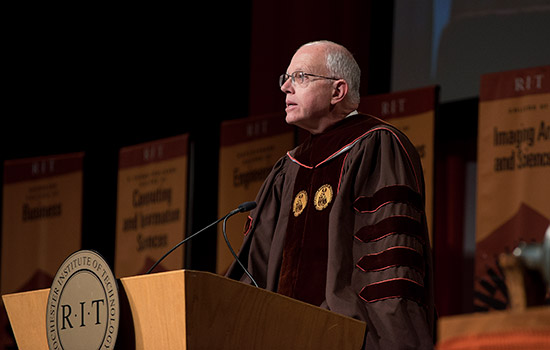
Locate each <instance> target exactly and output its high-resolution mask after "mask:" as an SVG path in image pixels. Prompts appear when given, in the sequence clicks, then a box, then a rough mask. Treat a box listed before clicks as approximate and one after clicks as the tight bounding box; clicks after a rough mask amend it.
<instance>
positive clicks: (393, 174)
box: [326, 126, 434, 349]
mask: <svg viewBox="0 0 550 350" xmlns="http://www.w3.org/2000/svg"><path fill="white" fill-rule="evenodd" d="M341 178H342V181H341V184H340V193H339V194H338V200H339V201H341V203H335V209H336V210H335V209H333V212H332V213H331V216H332V219H333V220H332V221H331V223H332V222H338V225H334V226H331V228H330V229H329V237H330V238H329V239H330V240H331V244H332V245H334V246H336V245H338V246H339V249H335V250H331V253H332V254H333V255H332V256H330V258H329V261H331V265H330V266H329V269H328V274H327V279H328V283H327V288H330V289H332V290H327V300H326V303H327V307H328V308H329V309H331V310H333V311H336V310H339V309H341V308H352V307H355V313H356V315H354V317H358V318H361V319H363V320H365V322H366V323H367V328H368V332H367V334H366V338H365V348H369V349H370V348H375V349H377V348H383V349H386V348H388V349H400V348H403V347H405V348H406V347H410V348H415V349H419V348H432V347H433V322H434V320H433V317H432V315H433V308H432V305H433V295H432V282H431V279H432V272H431V269H432V263H431V251H430V242H429V238H428V233H427V225H426V216H425V212H424V201H425V199H424V180H423V175H422V168H421V164H420V159H419V157H418V154H417V153H416V151H415V149H414V147H413V146H412V144H411V143H410V141H409V140H408V139H407V138H406V137H405V136H404V135H403V134H402V133H400V132H399V131H397V130H396V129H394V128H392V127H390V126H382V127H378V128H376V130H375V131H373V132H371V133H369V134H367V135H366V136H365V138H364V139H363V140H362V141H361V142H360V143H358V144H357V145H356V146H355V147H353V148H352V149H351V150H350V152H349V154H348V156H347V159H346V162H345V164H344V167H343V170H342V176H341ZM345 201H348V204H347V205H348V206H351V207H352V210H351V211H350V210H346V208H345V206H346V203H345ZM348 208H349V207H348ZM346 211H349V212H350V213H347V212H346ZM342 266H348V267H347V268H343V267H342ZM332 267H334V269H333V268H332ZM331 295H334V296H335V297H332V296H331ZM354 298H356V300H355V301H354ZM348 313H349V310H348Z"/></svg>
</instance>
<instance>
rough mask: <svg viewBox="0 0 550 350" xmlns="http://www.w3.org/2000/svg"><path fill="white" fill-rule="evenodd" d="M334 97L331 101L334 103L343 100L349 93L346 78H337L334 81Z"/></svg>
mask: <svg viewBox="0 0 550 350" xmlns="http://www.w3.org/2000/svg"><path fill="white" fill-rule="evenodd" d="M332 84H333V85H332V87H333V90H332V99H331V102H332V104H333V105H335V104H337V103H339V102H342V100H344V98H345V97H346V96H347V94H348V89H349V87H348V83H347V82H346V81H345V80H344V79H339V80H336V81H334V82H333V83H332Z"/></svg>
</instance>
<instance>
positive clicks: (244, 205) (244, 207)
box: [145, 202, 258, 287]
mask: <svg viewBox="0 0 550 350" xmlns="http://www.w3.org/2000/svg"><path fill="white" fill-rule="evenodd" d="M254 208H256V202H244V203H241V204H240V205H239V206H238V207H237V208H236V209H233V210H232V211H230V212H229V213H228V214H226V215H225V216H222V217H221V218H219V219H218V220H216V221H214V222H213V223H211V224H210V225H208V226H206V227H204V228H202V229H201V230H199V231H197V232H195V233H193V234H192V235H191V236H189V237H186V238H185V239H184V240H182V241H181V242H179V243H178V244H176V245H175V246H174V247H173V248H172V249H170V250H169V251H168V252H166V253H165V254H164V255H163V256H162V257H161V258H160V259H158V260H157V262H155V263H154V264H153V266H151V268H150V269H149V270H147V272H145V274H146V275H148V274H150V273H151V272H152V271H153V270H154V269H155V267H157V265H158V264H160V262H161V261H162V260H164V259H165V258H166V257H167V256H168V255H170V253H172V252H173V251H174V250H176V249H177V248H178V247H179V246H181V245H182V244H184V243H185V242H187V241H188V240H190V239H191V238H193V237H195V236H196V235H198V234H199V233H201V232H203V231H205V230H207V229H209V228H210V227H212V226H214V225H216V224H218V223H219V222H220V221H222V220H223V231H224V232H223V234H224V238H225V241H226V243H227V244H228V246H229V249H230V250H231V252H232V253H233V256H234V257H236V254H235V253H234V252H233V248H231V245H230V244H229V241H228V240H227V237H226V235H225V223H226V221H227V219H228V218H229V217H231V216H233V215H235V214H237V213H242V212H245V211H250V210H252V209H254ZM237 261H238V262H239V264H240V265H241V267H243V269H244V270H245V272H246V273H247V275H248V276H249V277H250V278H251V279H252V276H250V274H249V273H248V271H246V269H245V268H244V266H243V265H242V264H241V262H240V261H239V260H238V259H237ZM253 281H254V280H253ZM254 284H256V281H254ZM257 286H258V285H257V284H256V287H257Z"/></svg>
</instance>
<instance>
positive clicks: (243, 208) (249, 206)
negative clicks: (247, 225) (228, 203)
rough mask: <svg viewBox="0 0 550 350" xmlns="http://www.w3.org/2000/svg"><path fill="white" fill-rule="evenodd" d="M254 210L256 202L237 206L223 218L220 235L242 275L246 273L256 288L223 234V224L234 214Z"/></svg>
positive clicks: (256, 284) (252, 279)
mask: <svg viewBox="0 0 550 350" xmlns="http://www.w3.org/2000/svg"><path fill="white" fill-rule="evenodd" d="M254 208H256V202H244V203H242V204H241V205H239V207H238V208H237V209H235V210H233V211H232V212H230V213H229V214H227V215H226V216H225V219H224V220H223V226H222V233H223V238H224V239H225V243H226V244H227V247H228V248H229V250H230V251H231V254H232V255H233V257H234V258H235V261H236V262H237V263H238V264H239V265H240V266H241V268H242V269H243V271H244V273H246V275H247V276H248V278H250V281H252V283H254V285H255V286H256V287H258V283H256V280H254V278H253V277H252V275H251V274H250V272H248V270H247V269H246V267H244V265H243V264H242V263H241V261H240V260H239V257H238V256H237V254H235V251H234V250H233V248H232V247H231V243H229V239H228V238H227V234H226V233H225V224H226V223H227V219H229V218H230V217H231V216H233V215H235V214H236V213H239V212H244V211H250V210H252V209H254Z"/></svg>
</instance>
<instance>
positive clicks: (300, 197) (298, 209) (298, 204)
mask: <svg viewBox="0 0 550 350" xmlns="http://www.w3.org/2000/svg"><path fill="white" fill-rule="evenodd" d="M306 205H307V192H306V191H300V192H298V194H297V195H296V197H294V203H293V205H292V212H293V213H294V216H298V215H300V214H302V212H303V211H304V209H305V208H306Z"/></svg>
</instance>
